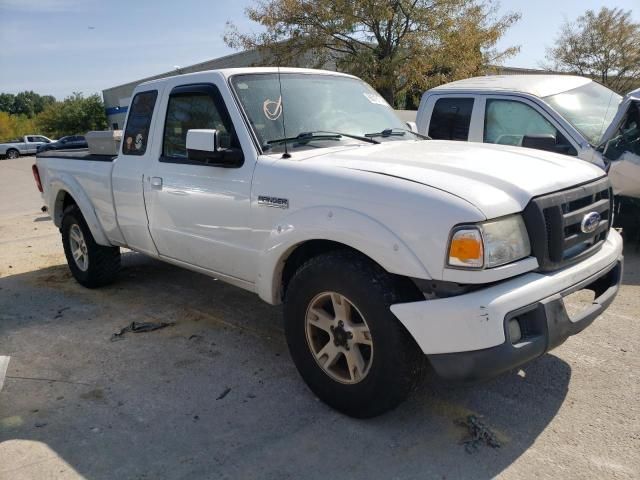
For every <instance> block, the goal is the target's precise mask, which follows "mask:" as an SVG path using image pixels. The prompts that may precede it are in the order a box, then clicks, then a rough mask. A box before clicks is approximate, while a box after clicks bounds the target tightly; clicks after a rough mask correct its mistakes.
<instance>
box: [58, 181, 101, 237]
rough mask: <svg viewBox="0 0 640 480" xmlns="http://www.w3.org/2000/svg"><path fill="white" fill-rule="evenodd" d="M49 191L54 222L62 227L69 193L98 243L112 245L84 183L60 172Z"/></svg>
mask: <svg viewBox="0 0 640 480" xmlns="http://www.w3.org/2000/svg"><path fill="white" fill-rule="evenodd" d="M49 191H50V192H51V194H50V195H51V197H50V199H49V202H48V204H49V205H50V206H51V207H52V208H51V210H52V214H51V217H52V218H53V223H54V224H55V225H56V226H57V227H58V228H60V227H61V226H62V214H63V213H64V212H63V202H64V194H65V193H67V194H69V195H71V197H72V198H73V199H74V200H75V202H76V204H77V205H78V208H79V209H80V211H81V212H82V216H83V217H84V220H85V221H86V222H87V225H88V226H89V229H90V230H91V234H92V235H93V238H94V240H95V241H96V243H97V244H98V245H105V246H111V242H109V239H108V238H107V236H106V235H105V233H104V230H103V229H102V225H101V224H100V222H99V221H98V217H97V215H96V212H95V209H94V208H93V204H92V203H91V200H90V199H89V197H88V195H87V194H86V193H85V191H84V189H83V188H82V185H80V183H78V181H77V180H76V179H75V178H74V177H73V176H72V175H69V174H67V173H60V174H59V175H57V176H56V177H54V178H52V179H51V181H50V187H49Z"/></svg>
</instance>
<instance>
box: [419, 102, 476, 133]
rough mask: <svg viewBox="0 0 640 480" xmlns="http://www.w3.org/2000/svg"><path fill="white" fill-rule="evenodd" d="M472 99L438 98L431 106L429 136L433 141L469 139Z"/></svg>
mask: <svg viewBox="0 0 640 480" xmlns="http://www.w3.org/2000/svg"><path fill="white" fill-rule="evenodd" d="M473 101H474V100H473V98H440V99H438V100H437V101H436V104H435V105H434V106H433V113H432V114H431V122H430V123H429V136H430V137H431V138H433V139H435V140H462V141H467V140H468V139H469V126H470V125H471V112H472V111H473Z"/></svg>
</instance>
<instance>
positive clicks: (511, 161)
mask: <svg viewBox="0 0 640 480" xmlns="http://www.w3.org/2000/svg"><path fill="white" fill-rule="evenodd" d="M318 153H319V152H318V151H317V150H315V151H305V152H296V153H295V154H294V155H293V157H292V160H304V161H305V163H306V162H313V163H316V162H317V163H318V164H319V165H323V166H327V164H328V163H329V164H331V165H333V166H336V167H339V168H345V169H350V170H358V171H362V172H369V173H372V174H379V175H387V176H389V177H395V178H400V179H404V180H408V181H411V182H416V183H420V184H423V185H426V186H429V187H432V188H437V189H439V190H443V191H446V192H448V193H450V194H452V195H455V196H457V197H460V198H462V199H464V200H466V201H468V202H469V203H471V204H473V205H474V206H475V207H477V208H478V209H479V210H480V211H482V213H483V214H484V215H485V216H486V217H487V218H495V217H499V216H502V215H507V214H510V213H515V212H520V211H522V210H523V209H524V207H525V206H526V205H527V203H528V202H529V200H531V198H533V197H535V196H538V195H542V194H545V193H551V192H555V191H558V190H562V189H565V188H569V187H572V186H574V185H578V184H581V183H585V182H589V181H592V180H595V179H597V178H600V177H602V176H604V172H603V171H602V170H601V169H600V168H598V167H596V166H594V165H592V164H590V163H588V162H585V161H583V160H578V159H574V158H570V157H567V156H565V155H558V154H555V153H550V152H543V151H540V150H532V149H524V148H521V147H504V146H496V145H485V144H480V143H469V142H451V141H439V140H429V141H409V140H407V141H389V142H385V143H382V144H380V145H375V146H361V147H357V148H344V149H330V151H327V152H326V153H323V154H318Z"/></svg>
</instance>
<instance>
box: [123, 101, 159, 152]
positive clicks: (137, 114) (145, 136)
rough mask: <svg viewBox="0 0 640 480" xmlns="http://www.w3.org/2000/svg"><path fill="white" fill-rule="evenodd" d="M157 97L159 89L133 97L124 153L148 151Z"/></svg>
mask: <svg viewBox="0 0 640 480" xmlns="http://www.w3.org/2000/svg"><path fill="white" fill-rule="evenodd" d="M157 97H158V91H157V90H151V91H148V92H140V93H137V94H136V96H135V97H133V101H132V102H131V110H130V112H129V117H128V118H127V128H126V130H125V132H124V136H123V143H122V153H123V154H124V155H144V153H145V152H146V151H147V144H148V143H149V130H150V128H151V118H152V117H153V109H154V107H155V105H156V98H157Z"/></svg>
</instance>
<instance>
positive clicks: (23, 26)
mask: <svg viewBox="0 0 640 480" xmlns="http://www.w3.org/2000/svg"><path fill="white" fill-rule="evenodd" d="M614 2H615V3H612V1H611V0H610V1H604V0H535V1H532V0H503V1H502V3H501V5H500V10H499V11H500V12H502V13H506V12H508V11H517V12H520V13H521V14H522V18H521V20H520V21H519V22H518V23H517V24H516V25H515V26H513V27H512V28H511V29H510V30H509V31H508V32H507V34H506V35H505V36H504V37H503V38H502V39H501V40H500V42H499V43H498V48H506V47H509V46H513V45H520V47H521V50H520V53H519V54H518V55H517V56H515V57H513V58H511V59H509V60H507V61H506V62H505V65H508V66H514V67H528V68H537V67H539V66H540V64H541V62H543V61H544V55H545V48H546V47H550V46H551V45H552V44H553V40H554V38H555V37H556V36H557V34H558V31H559V28H560V26H561V24H562V23H563V22H564V21H565V20H567V19H568V20H573V19H575V18H576V17H577V16H579V15H580V14H582V13H583V12H584V11H585V10H586V9H588V8H591V9H595V10H599V9H600V7H602V6H609V7H611V6H617V7H620V8H623V9H625V10H634V7H635V11H634V12H633V16H634V19H635V20H636V21H640V0H614ZM252 3H254V2H253V1H252V0H232V1H229V0H223V1H221V0H178V1H175V0H171V1H169V0H165V1H157V0H156V1H151V0H109V1H104V0H0V92H11V93H17V92H19V91H23V90H34V91H36V92H37V93H40V94H43V95H44V94H49V95H54V96H55V97H57V98H59V99H62V98H64V97H65V96H67V95H70V94H71V93H72V92H83V93H84V94H85V95H89V94H92V93H95V92H98V93H100V92H101V91H102V90H103V89H105V88H109V87H112V86H115V85H120V84H123V83H127V82H130V81H135V80H139V79H141V78H144V77H148V76H150V75H155V74H158V73H162V72H166V71H170V70H173V69H174V68H175V67H176V66H181V67H184V66H188V65H192V64H194V63H198V62H202V61H205V60H210V59H212V58H216V57H220V56H223V55H228V54H231V53H234V50H232V49H230V48H229V47H227V46H226V45H225V44H224V41H223V40H222V34H223V33H224V30H225V23H226V21H227V20H231V21H232V22H233V23H235V24H236V25H237V26H238V28H239V29H240V30H241V31H245V32H246V31H257V30H258V27H257V25H256V24H253V23H251V22H250V21H249V20H248V19H246V17H245V14H244V9H245V8H246V7H247V6H248V5H251V4H252Z"/></svg>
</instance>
